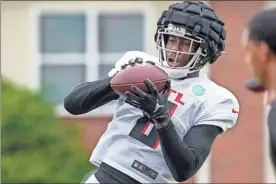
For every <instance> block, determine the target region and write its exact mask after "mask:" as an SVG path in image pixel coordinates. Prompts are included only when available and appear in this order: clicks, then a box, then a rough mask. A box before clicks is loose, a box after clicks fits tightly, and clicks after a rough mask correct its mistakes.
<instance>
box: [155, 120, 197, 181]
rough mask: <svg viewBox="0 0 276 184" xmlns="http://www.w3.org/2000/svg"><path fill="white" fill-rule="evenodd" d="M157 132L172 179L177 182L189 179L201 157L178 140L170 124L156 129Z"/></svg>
mask: <svg viewBox="0 0 276 184" xmlns="http://www.w3.org/2000/svg"><path fill="white" fill-rule="evenodd" d="M157 132H158V135H159V138H160V143H161V147H162V152H163V154H164V158H165V160H166V163H167V165H168V167H169V169H170V171H171V173H172V175H173V177H174V179H175V180H176V181H178V182H181V181H185V180H187V179H189V178H190V177H191V176H192V175H193V174H194V172H195V171H196V169H197V167H198V166H199V165H200V163H199V162H200V160H201V158H200V157H201V155H200V154H198V153H197V152H196V150H194V149H193V148H189V147H188V145H187V144H185V143H184V142H183V141H182V140H181V139H180V137H179V136H178V134H177V132H176V130H175V127H174V125H173V124H172V123H169V124H168V125H167V126H166V127H163V128H162V129H157Z"/></svg>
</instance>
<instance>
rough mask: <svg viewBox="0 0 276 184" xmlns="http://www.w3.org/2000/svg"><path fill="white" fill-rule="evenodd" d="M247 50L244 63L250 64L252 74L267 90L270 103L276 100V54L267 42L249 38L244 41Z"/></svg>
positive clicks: (246, 37)
mask: <svg viewBox="0 0 276 184" xmlns="http://www.w3.org/2000/svg"><path fill="white" fill-rule="evenodd" d="M242 45H243V47H244V48H245V57H244V61H245V63H247V64H248V67H249V70H250V72H251V74H252V75H253V76H255V77H257V78H258V79H259V80H260V82H261V84H262V85H263V86H264V87H265V88H266V89H267V92H268V97H269V101H270V100H271V101H273V100H275V99H276V53H274V52H272V51H271V50H270V49H269V47H268V45H267V44H266V43H265V42H259V41H257V40H255V39H254V38H249V37H248V35H247V34H245V35H244V37H243V39H242Z"/></svg>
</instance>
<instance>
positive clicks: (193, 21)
mask: <svg viewBox="0 0 276 184" xmlns="http://www.w3.org/2000/svg"><path fill="white" fill-rule="evenodd" d="M225 38H226V32H225V29H224V22H223V21H222V20H221V19H220V18H219V16H218V15H217V13H216V12H215V11H214V10H213V9H211V8H210V7H209V6H207V5H206V4H204V3H203V2H199V1H185V2H182V3H176V4H173V5H171V6H170V7H169V8H168V10H165V11H163V13H162V14H161V16H160V18H159V20H158V22H157V31H156V34H155V42H156V46H157V49H158V57H159V61H160V63H161V65H162V66H163V67H164V70H165V71H166V72H167V73H168V74H169V75H170V77H171V78H183V77H186V76H187V75H188V74H189V73H194V72H197V71H199V70H200V69H201V68H203V67H204V66H205V65H206V64H208V63H209V64H213V63H214V62H215V61H216V60H217V58H218V57H219V56H220V55H221V52H222V51H223V50H224V48H225Z"/></svg>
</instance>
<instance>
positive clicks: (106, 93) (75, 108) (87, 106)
mask: <svg viewBox="0 0 276 184" xmlns="http://www.w3.org/2000/svg"><path fill="white" fill-rule="evenodd" d="M118 98H119V95H117V94H116V93H115V92H114V91H113V90H112V88H111V87H110V83H109V79H108V78H106V79H102V80H98V81H94V82H85V83H83V84H81V85H79V86H77V87H76V88H75V89H73V91H72V92H71V93H70V94H69V95H68V96H67V97H66V98H65V99H64V108H65V109H66V110H67V111H68V112H69V113H71V114H74V115H78V114H84V113H87V112H89V111H91V110H93V109H96V108H98V107H100V106H102V105H104V104H106V103H108V102H110V101H112V100H116V99H118Z"/></svg>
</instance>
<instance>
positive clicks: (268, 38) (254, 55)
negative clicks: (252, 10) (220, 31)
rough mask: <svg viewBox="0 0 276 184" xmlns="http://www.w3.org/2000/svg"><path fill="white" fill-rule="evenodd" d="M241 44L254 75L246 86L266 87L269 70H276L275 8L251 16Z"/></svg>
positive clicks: (268, 81)
mask: <svg viewBox="0 0 276 184" xmlns="http://www.w3.org/2000/svg"><path fill="white" fill-rule="evenodd" d="M242 45H243V46H244V48H245V57H244V60H245V62H246V63H247V64H248V66H249V68H250V71H251V72H252V75H253V77H254V80H252V81H250V83H247V84H246V86H247V87H248V88H250V89H252V90H255V89H265V88H268V87H269V83H270V82H271V81H270V80H271V74H272V73H271V72H276V8H273V9H267V10H263V11H261V12H258V13H257V14H256V15H254V16H253V17H252V18H251V20H250V21H249V22H248V26H247V28H246V30H245V31H244V34H243V36H242ZM273 70H274V71H273ZM274 76H275V77H276V75H274ZM273 78H274V77H273ZM274 80H276V78H275V79H274ZM255 91H257V90H255Z"/></svg>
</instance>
